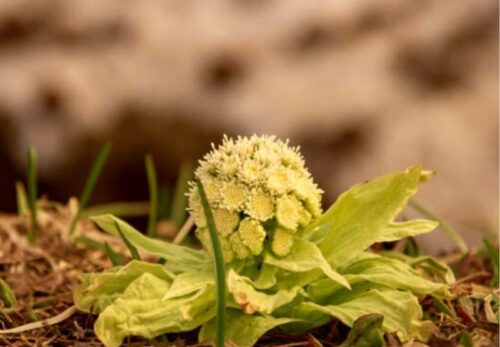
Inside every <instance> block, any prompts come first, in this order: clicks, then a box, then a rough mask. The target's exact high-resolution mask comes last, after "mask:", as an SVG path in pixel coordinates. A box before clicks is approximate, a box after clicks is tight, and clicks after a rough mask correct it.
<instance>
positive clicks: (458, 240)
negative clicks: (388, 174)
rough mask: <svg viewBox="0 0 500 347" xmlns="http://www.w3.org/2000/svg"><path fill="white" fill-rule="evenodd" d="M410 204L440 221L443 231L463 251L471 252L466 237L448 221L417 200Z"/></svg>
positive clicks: (424, 214) (427, 216)
mask: <svg viewBox="0 0 500 347" xmlns="http://www.w3.org/2000/svg"><path fill="white" fill-rule="evenodd" d="M409 205H410V206H411V207H413V208H414V209H415V210H416V211H418V212H419V213H420V214H422V216H424V217H426V218H429V219H432V220H434V221H436V222H438V223H439V226H440V227H441V228H442V229H443V231H444V232H445V233H446V234H447V235H448V237H449V238H450V239H451V240H452V241H453V242H454V243H455V245H457V247H458V249H459V250H460V252H462V253H467V252H469V247H468V246H467V244H466V243H465V241H464V239H463V238H462V237H461V236H460V234H459V233H458V232H457V231H456V230H455V229H454V228H453V227H451V226H450V225H449V224H448V223H446V222H445V221H443V220H441V219H440V218H439V217H437V216H436V215H434V214H433V213H432V212H430V211H429V210H427V209H426V208H425V207H423V206H422V205H420V204H419V203H417V202H416V201H415V200H410V202H409Z"/></svg>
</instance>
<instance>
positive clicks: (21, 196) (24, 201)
mask: <svg viewBox="0 0 500 347" xmlns="http://www.w3.org/2000/svg"><path fill="white" fill-rule="evenodd" d="M16 204H17V214H18V215H19V216H23V215H25V214H27V213H29V211H30V206H29V203H28V195H27V194H26V190H25V189H24V184H23V183H22V182H19V181H17V182H16Z"/></svg>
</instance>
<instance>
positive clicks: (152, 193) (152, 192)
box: [145, 153, 158, 237]
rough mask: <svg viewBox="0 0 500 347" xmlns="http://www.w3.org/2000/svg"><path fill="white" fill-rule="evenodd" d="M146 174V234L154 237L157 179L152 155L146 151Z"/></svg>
mask: <svg viewBox="0 0 500 347" xmlns="http://www.w3.org/2000/svg"><path fill="white" fill-rule="evenodd" d="M145 164H146V174H147V176H148V187H149V200H150V203H149V220H148V229H147V235H148V236H149V237H154V236H155V234H156V221H157V218H158V181H157V179H156V170H155V163H154V161H153V156H152V155H151V154H150V153H148V154H146V160H145Z"/></svg>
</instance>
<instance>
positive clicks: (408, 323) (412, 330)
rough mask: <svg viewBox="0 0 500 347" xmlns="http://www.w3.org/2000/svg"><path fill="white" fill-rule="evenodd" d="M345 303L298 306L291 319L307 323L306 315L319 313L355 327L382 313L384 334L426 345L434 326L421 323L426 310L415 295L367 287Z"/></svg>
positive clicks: (347, 298)
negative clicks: (365, 316)
mask: <svg viewBox="0 0 500 347" xmlns="http://www.w3.org/2000/svg"><path fill="white" fill-rule="evenodd" d="M344 299H345V301H344V302H340V303H336V304H331V305H318V304H316V303H312V302H304V303H302V304H300V305H298V307H297V308H296V309H295V310H294V312H293V313H292V315H291V316H292V317H294V318H301V319H306V320H307V319H308V316H307V315H306V316H303V314H304V313H308V314H310V312H311V311H317V312H320V313H326V314H329V315H331V316H333V317H336V318H337V319H339V320H341V321H342V322H343V323H344V324H346V325H348V326H350V327H352V326H353V323H354V322H355V321H356V320H357V319H358V318H360V317H361V316H364V315H366V314H369V313H378V314H381V315H383V316H384V323H383V329H384V331H386V332H398V334H399V335H400V337H401V338H402V339H403V340H408V339H410V338H416V339H418V340H422V341H425V340H426V339H427V338H428V336H429V334H430V329H431V327H432V323H430V322H422V321H421V319H422V309H421V307H420V305H419V303H418V300H417V298H416V297H415V296H414V295H412V294H411V293H408V292H403V291H398V290H393V289H384V288H377V289H373V288H370V287H367V288H364V289H363V290H356V291H353V292H351V293H350V295H349V297H344ZM335 300H338V298H335Z"/></svg>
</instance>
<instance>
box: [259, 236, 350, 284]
mask: <svg viewBox="0 0 500 347" xmlns="http://www.w3.org/2000/svg"><path fill="white" fill-rule="evenodd" d="M264 263H266V264H270V265H274V266H276V267H279V268H281V269H284V270H288V271H292V272H307V271H311V270H315V269H320V270H321V271H323V273H324V274H325V275H326V276H328V277H329V278H331V279H332V280H334V281H335V282H337V283H340V284H341V285H343V286H344V287H346V288H350V286H349V282H348V281H347V280H346V279H345V278H344V277H343V276H342V275H340V274H339V273H338V272H336V271H335V270H333V269H332V267H331V266H330V264H328V262H327V261H326V260H325V258H324V257H323V254H322V253H321V251H320V250H319V248H318V247H317V246H316V245H315V244H314V243H312V242H310V241H307V240H303V239H297V240H295V243H294V244H293V246H292V249H291V250H290V253H289V254H288V255H287V256H285V257H282V258H276V257H275V256H274V255H273V254H271V253H270V252H267V253H266V254H265V256H264Z"/></svg>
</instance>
